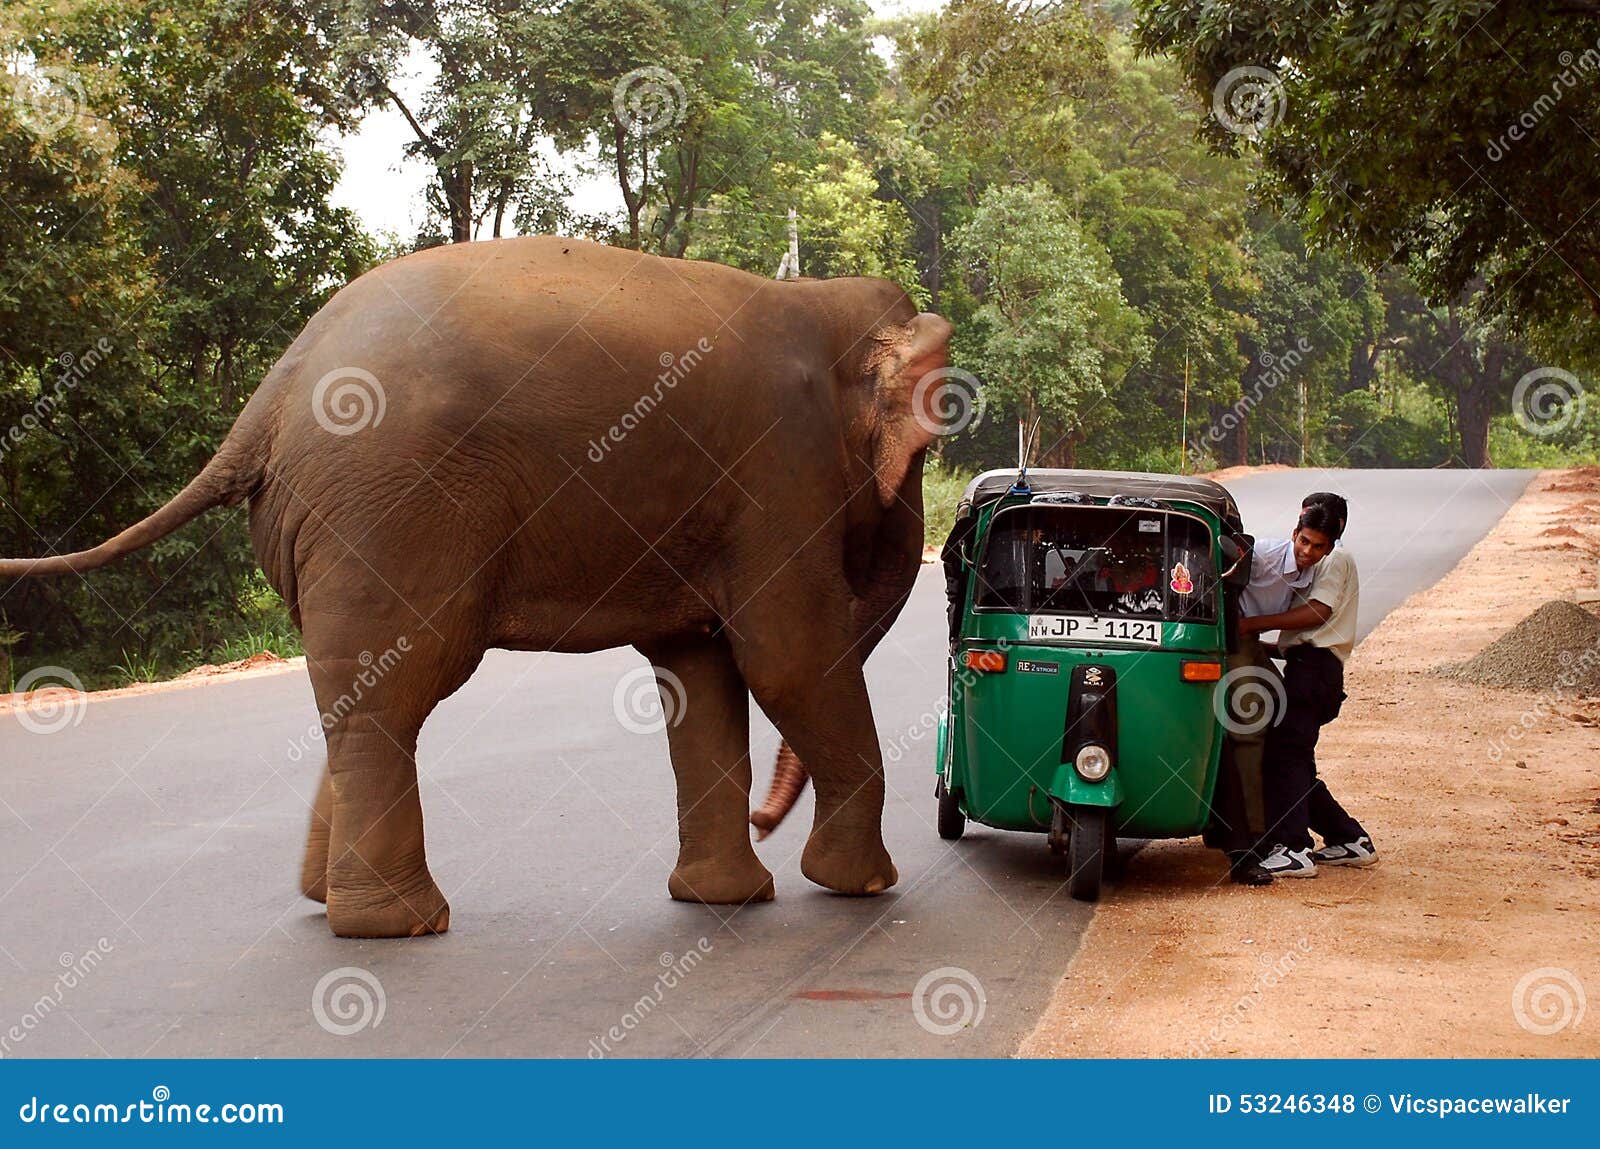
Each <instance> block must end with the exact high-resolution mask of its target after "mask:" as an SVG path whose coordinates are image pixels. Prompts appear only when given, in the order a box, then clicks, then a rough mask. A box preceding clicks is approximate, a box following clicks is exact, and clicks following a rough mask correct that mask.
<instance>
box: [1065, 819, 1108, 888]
mask: <svg viewBox="0 0 1600 1149" xmlns="http://www.w3.org/2000/svg"><path fill="white" fill-rule="evenodd" d="M1071 813H1072V833H1071V835H1070V837H1069V838H1068V839H1067V874H1068V877H1067V886H1068V890H1069V891H1070V892H1071V894H1072V896H1073V897H1074V898H1076V899H1078V901H1080V902H1097V901H1099V900H1100V881H1101V878H1102V877H1103V876H1104V874H1105V868H1106V828H1107V827H1106V823H1107V822H1108V821H1109V818H1108V816H1107V815H1108V813H1109V811H1107V810H1106V809H1105V808H1104V807H1101V806H1074V807H1072V811H1071Z"/></svg>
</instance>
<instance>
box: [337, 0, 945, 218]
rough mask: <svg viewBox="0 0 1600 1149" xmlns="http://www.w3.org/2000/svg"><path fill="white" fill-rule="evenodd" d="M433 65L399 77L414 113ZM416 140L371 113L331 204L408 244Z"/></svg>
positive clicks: (889, 3) (423, 61)
mask: <svg viewBox="0 0 1600 1149" xmlns="http://www.w3.org/2000/svg"><path fill="white" fill-rule="evenodd" d="M943 4H944V0H872V7H873V10H874V11H876V12H877V13H878V14H879V15H880V16H889V15H894V14H896V13H899V12H925V11H930V10H932V9H935V8H939V7H942V6H943ZM433 71H434V69H433V67H432V61H430V60H429V59H428V58H427V56H426V55H424V54H422V53H412V55H411V56H410V57H409V58H408V59H407V60H406V63H405V65H404V71H403V73H402V75H401V76H400V77H399V83H398V85H397V90H398V91H399V93H400V95H401V98H403V99H406V101H407V103H408V104H410V106H411V107H413V108H415V107H416V106H417V101H416V99H415V98H414V97H415V96H416V95H417V94H418V93H419V92H420V91H422V89H423V88H424V87H426V85H427V83H428V81H429V79H430V76H431V74H432V72H433ZM414 139H416V136H415V134H414V133H413V132H412V131H411V128H410V127H409V126H408V125H407V124H406V122H405V119H404V118H403V117H402V116H401V115H400V113H399V112H397V111H395V110H394V109H392V108H380V109H377V110H375V111H373V112H372V113H371V114H369V115H368V116H367V118H366V119H365V120H363V121H362V123H361V128H360V130H359V131H358V132H356V134H355V135H353V136H347V137H345V138H344V139H342V140H339V141H337V142H336V143H335V144H334V145H333V146H334V150H335V151H337V152H339V153H340V154H341V155H342V156H343V158H344V175H343V176H342V177H341V178H340V180H339V184H338V187H336V188H335V189H334V193H333V201H334V203H335V204H337V205H339V206H341V207H348V208H350V209H352V210H353V211H354V212H355V213H356V214H357V215H358V216H360V217H361V222H362V223H363V224H365V225H366V228H367V230H368V231H370V232H373V233H374V234H379V235H381V234H384V233H388V232H393V233H394V234H396V235H398V236H399V237H401V238H402V239H410V238H411V237H412V236H414V235H415V234H416V231H417V228H419V227H420V226H421V224H422V221H423V218H424V212H423V206H422V193H423V189H424V188H425V187H426V186H427V183H428V180H429V179H430V178H431V173H430V171H429V169H428V165H427V164H425V163H423V162H421V161H420V160H414V159H407V158H406V157H405V156H404V154H403V149H404V148H405V145H406V144H407V143H409V142H411V141H412V140H414ZM573 182H574V193H575V194H574V206H575V207H576V208H577V209H578V210H579V211H580V212H585V213H599V212H609V211H619V210H621V207H622V196H621V193H620V192H619V191H618V190H617V187H616V184H615V182H614V181H613V179H612V177H611V176H610V175H609V174H606V175H601V176H598V177H589V178H582V177H575V178H574V181H573Z"/></svg>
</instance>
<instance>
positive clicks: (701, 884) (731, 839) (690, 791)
mask: <svg viewBox="0 0 1600 1149" xmlns="http://www.w3.org/2000/svg"><path fill="white" fill-rule="evenodd" d="M644 654H645V657H647V658H649V659H650V661H651V663H652V664H653V665H654V666H655V667H656V675H657V681H658V684H660V689H661V693H662V707H663V711H664V712H665V714H666V715H667V738H668V741H669V742H670V744H671V747H672V769H673V772H674V773H675V774H676V775H677V779H678V864H677V866H676V867H674V868H673V871H672V876H671V877H669V878H668V879H667V892H668V893H669V894H671V895H672V896H673V897H674V898H676V899H677V900H679V901H681V902H706V903H709V904H713V905H737V904H741V903H744V902H765V901H770V900H771V899H772V894H773V889H772V875H771V874H770V873H769V872H768V871H767V868H766V867H765V866H763V865H762V864H761V861H760V859H759V858H757V857H756V852H755V849H754V848H753V847H752V846H751V845H750V824H749V821H748V818H749V813H748V811H749V809H750V694H749V691H748V690H747V689H746V688H745V684H744V679H743V678H741V677H740V675H739V671H738V668H737V667H736V666H735V665H734V662H733V654H732V652H731V651H729V649H728V646H727V643H726V642H724V641H723V640H722V639H720V638H710V637H696V638H687V639H680V640H673V641H670V642H664V643H659V644H651V645H650V646H649V649H647V650H645V651H644Z"/></svg>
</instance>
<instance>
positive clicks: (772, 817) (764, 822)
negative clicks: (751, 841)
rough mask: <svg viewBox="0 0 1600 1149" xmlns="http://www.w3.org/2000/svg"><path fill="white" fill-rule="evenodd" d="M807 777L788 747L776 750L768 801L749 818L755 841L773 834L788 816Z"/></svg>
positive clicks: (798, 760)
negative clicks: (754, 829) (753, 829)
mask: <svg viewBox="0 0 1600 1149" xmlns="http://www.w3.org/2000/svg"><path fill="white" fill-rule="evenodd" d="M808 777H810V775H809V774H808V773H807V771H806V767H805V763H803V762H801V761H800V756H799V755H798V754H796V753H795V752H794V751H793V750H791V749H790V748H789V743H788V742H785V743H784V744H783V745H782V746H779V747H778V760H777V762H775V763H774V764H773V767H772V789H770V790H768V791H767V800H766V801H765V802H763V803H762V804H761V808H760V809H758V810H756V811H755V812H754V813H753V814H751V815H750V824H751V825H752V826H754V827H755V828H756V841H758V842H759V841H761V839H763V838H765V837H766V836H767V835H768V834H770V833H772V831H774V830H776V829H777V828H778V823H780V822H782V821H783V820H784V819H785V818H787V817H788V816H789V811H790V810H792V809H794V804H795V803H796V802H797V801H799V799H800V792H801V791H802V790H804V789H805V788H806V779H807V778H808Z"/></svg>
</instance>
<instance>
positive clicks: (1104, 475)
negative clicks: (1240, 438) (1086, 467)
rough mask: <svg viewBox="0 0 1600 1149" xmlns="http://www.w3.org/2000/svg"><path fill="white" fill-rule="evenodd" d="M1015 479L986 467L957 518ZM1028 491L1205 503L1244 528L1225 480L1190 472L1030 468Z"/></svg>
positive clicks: (972, 484)
mask: <svg viewBox="0 0 1600 1149" xmlns="http://www.w3.org/2000/svg"><path fill="white" fill-rule="evenodd" d="M1016 481H1017V472H1016V470H1015V469H1006V470H1001V471H985V472H984V473H983V474H981V475H979V476H978V477H977V478H975V479H973V480H972V482H970V483H968V484H967V489H966V491H965V493H963V495H962V496H961V505H960V506H959V507H958V508H957V511H956V517H957V519H958V520H959V519H962V518H965V517H966V516H967V515H969V514H971V513H972V511H974V510H976V509H977V508H979V507H981V506H983V505H984V504H986V503H991V502H993V501H994V500H996V499H998V498H1000V497H1001V496H1002V495H1005V494H1007V493H1008V492H1010V490H1011V488H1012V485H1013V484H1014V483H1015V482H1016ZM1027 483H1028V487H1029V489H1030V490H1031V491H1032V493H1033V494H1034V495H1035V496H1038V495H1068V494H1072V495H1081V496H1083V497H1084V498H1088V499H1110V498H1114V497H1116V496H1118V495H1121V496H1124V497H1127V498H1139V499H1153V500H1155V501H1156V502H1158V503H1170V502H1185V503H1194V504H1196V505H1198V506H1201V507H1204V508H1205V509H1206V510H1208V511H1210V512H1211V513H1212V514H1214V515H1216V516H1217V518H1219V519H1221V520H1222V522H1223V524H1224V526H1227V527H1229V528H1231V529H1233V530H1235V531H1237V530H1241V529H1242V525H1241V521H1240V518H1239V506H1238V504H1237V503H1235V502H1234V501H1233V496H1232V495H1230V494H1229V493H1228V489H1227V488H1226V487H1224V486H1223V485H1222V484H1221V483H1217V482H1213V481H1212V480H1210V479H1201V478H1197V477H1194V476H1189V475H1162V474H1155V473H1153V472H1149V471H1068V470H1048V469H1046V470H1030V471H1029V472H1028V473H1027Z"/></svg>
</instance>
